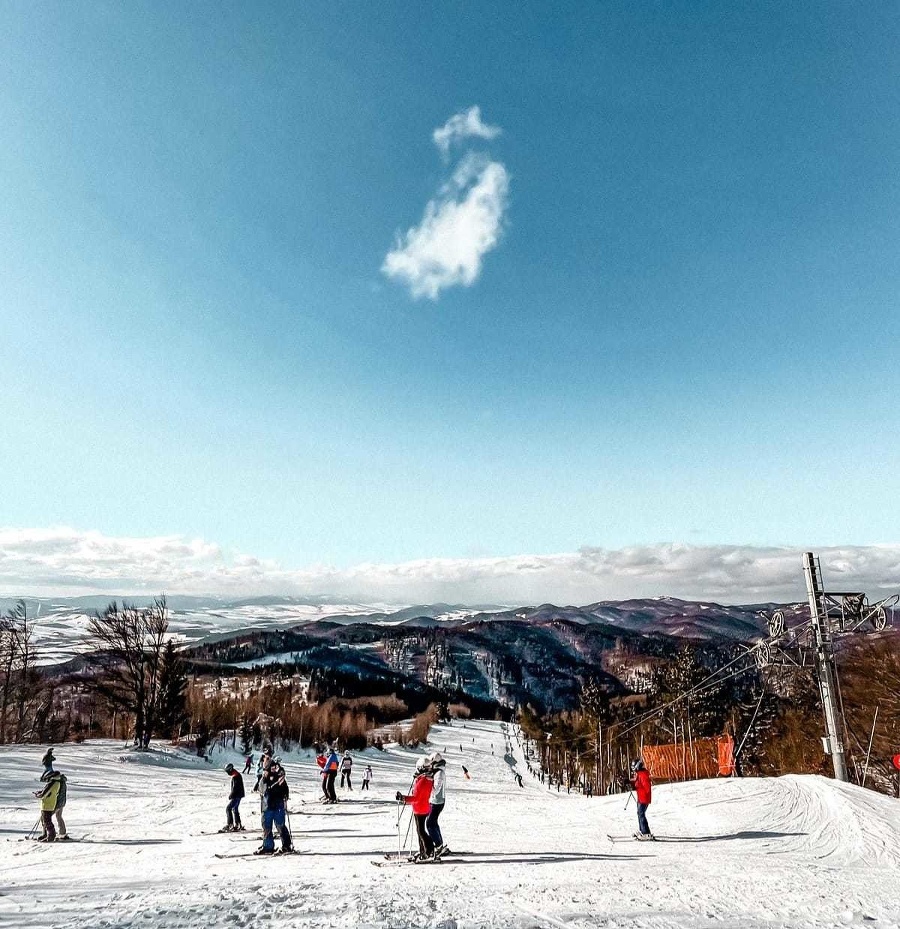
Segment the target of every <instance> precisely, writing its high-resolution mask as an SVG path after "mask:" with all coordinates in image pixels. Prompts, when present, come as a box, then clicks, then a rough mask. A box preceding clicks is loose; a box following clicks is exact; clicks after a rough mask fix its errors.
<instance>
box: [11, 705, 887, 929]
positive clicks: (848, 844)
mask: <svg viewBox="0 0 900 929" xmlns="http://www.w3.org/2000/svg"><path fill="white" fill-rule="evenodd" d="M432 740H433V745H432V748H435V747H437V748H441V749H442V750H444V751H445V752H446V754H447V757H448V762H449V763H448V772H449V775H448V804H447V808H446V811H445V813H444V815H443V817H442V818H441V825H442V827H443V831H444V836H445V839H446V840H447V842H448V844H449V845H450V847H451V848H452V849H453V850H454V851H458V852H465V853H467V854H464V855H458V856H451V857H449V858H448V859H447V860H445V861H444V862H442V863H440V864H429V865H412V864H406V863H404V864H402V865H396V864H391V865H389V866H385V867H373V864H372V862H374V861H379V862H383V859H382V853H384V852H389V851H391V850H392V849H396V848H397V811H396V804H395V803H394V800H393V796H394V792H395V791H396V790H398V789H401V790H405V789H406V788H407V787H408V785H409V783H410V780H411V776H412V771H413V765H414V761H415V758H416V753H415V752H412V751H409V750H404V749H400V748H389V749H388V750H386V751H384V752H379V751H376V750H372V751H370V752H366V753H363V755H364V757H363V755H357V756H356V766H355V780H356V782H357V783H355V785H354V786H355V788H356V789H355V790H354V791H353V792H352V793H350V792H346V791H345V792H342V793H340V794H339V795H340V796H341V798H342V799H343V800H344V801H345V802H342V803H340V804H338V805H336V806H331V807H327V806H322V805H320V804H319V803H318V802H317V797H318V782H319V775H318V769H317V768H316V767H315V763H314V760H313V759H312V758H311V757H307V756H305V755H297V756H292V757H286V758H285V762H286V768H287V771H288V777H289V782H290V783H291V785H292V788H293V789H292V798H291V802H290V808H291V809H292V810H293V811H294V813H293V815H292V817H291V825H292V827H293V832H294V838H295V842H296V846H297V848H298V849H299V850H300V851H301V853H302V854H300V855H294V856H284V857H279V858H255V857H252V856H250V855H249V853H250V852H251V851H252V850H253V849H254V848H256V847H257V845H258V835H257V833H256V832H249V833H247V834H245V835H240V834H238V835H218V834H206V833H209V832H210V831H211V830H213V831H214V830H216V829H218V828H219V827H220V826H221V825H222V824H223V822H224V808H225V802H226V800H225V797H226V791H227V787H228V784H227V776H226V775H225V774H224V772H223V771H222V770H221V768H222V765H224V764H225V763H226V761H228V760H232V761H235V762H238V760H239V759H238V756H237V755H236V754H233V753H231V752H228V751H225V752H221V753H219V754H217V755H215V756H214V764H213V765H209V764H205V763H204V762H203V761H201V760H199V759H193V758H191V757H189V756H185V755H182V754H179V753H173V752H171V751H170V750H168V749H166V747H165V746H161V745H160V746H157V747H156V749H155V750H154V751H153V752H151V753H149V754H147V755H144V756H141V755H139V754H136V753H132V752H129V751H123V749H122V747H121V745H120V744H117V743H112V742H93V743H87V744H84V745H63V746H59V747H58V749H57V756H58V757H57V767H58V768H59V769H60V770H62V771H64V772H65V773H66V774H67V775H68V777H69V802H68V806H67V809H66V821H67V823H68V826H69V833H70V835H71V836H73V837H74V838H76V839H77V840H78V841H75V842H69V843H56V844H55V845H43V844H39V843H36V842H29V841H24V840H22V839H21V837H22V836H23V835H24V834H25V833H26V832H28V830H29V828H31V826H32V824H33V823H34V821H35V819H36V817H37V801H36V800H34V798H33V797H32V795H31V792H32V791H33V790H35V789H36V788H37V787H38V786H39V782H38V776H39V774H40V763H39V759H40V757H41V755H42V754H43V751H44V749H43V748H41V747H36V746H28V747H21V746H14V747H6V748H2V749H0V925H3V926H10V927H22V929H30V927H41V929H52V927H76V926H77V927H96V926H104V927H137V926H144V927H148V929H162V927H187V926H203V927H209V926H236V927H247V926H252V927H254V929H256V927H273V929H281V927H285V929H287V927H292V929H293V927H312V926H315V927H318V929H324V927H332V926H334V927H360V929H367V927H379V929H402V927H417V929H418V927H433V929H476V927H501V926H503V927H516V929H536V927H560V926H564V927H567V929H583V927H588V926H603V927H619V929H626V927H628V929H630V927H641V929H669V927H673V929H675V927H683V929H709V927H723V929H726V927H727V929H762V927H766V929H772V927H781V926H785V927H796V929H802V927H829V926H835V927H837V926H860V927H863V926H865V927H871V929H887V927H894V926H898V925H900V802H898V801H894V800H891V799H889V798H886V797H882V796H879V795H877V794H874V793H871V792H868V791H863V790H860V789H858V788H855V787H850V786H844V785H837V784H835V783H834V782H832V781H829V780H826V779H823V778H818V777H784V778H778V779H771V780H762V779H746V780H734V779H731V780H722V781H704V782H696V783H692V784H681V785H672V786H662V787H659V788H658V789H657V790H656V791H655V793H654V802H653V805H652V806H651V808H650V813H649V817H650V823H651V826H652V828H653V830H654V832H655V833H656V834H657V835H658V836H660V837H661V838H665V839H666V841H659V842H656V843H653V844H650V843H638V842H634V841H622V842H616V843H612V842H610V841H609V840H608V838H607V834H608V833H612V834H614V835H623V836H627V835H630V833H631V832H632V830H633V828H634V805H633V804H631V805H629V808H628V810H627V811H625V810H624V809H623V806H624V800H625V798H624V796H618V795H617V796H614V797H608V798H594V799H586V798H583V797H578V796H574V795H573V796H571V797H569V796H566V795H565V793H563V794H561V795H560V794H557V793H556V791H555V789H554V790H553V791H552V792H551V791H548V790H547V788H546V787H543V788H542V787H541V786H540V784H538V783H537V782H536V781H535V780H533V779H532V778H530V777H529V775H528V774H527V773H526V772H525V770H524V767H523V766H522V762H521V756H520V755H519V754H518V748H516V750H515V752H514V756H513V757H509V758H505V757H504V744H505V738H504V734H503V732H502V730H501V724H500V723H494V722H473V721H470V722H468V723H467V724H466V725H465V727H463V725H462V724H461V723H456V724H454V725H453V726H441V727H437V728H436V729H434V730H433V737H432ZM513 744H515V742H513ZM460 746H462V752H460ZM492 746H493V754H492ZM366 761H368V762H369V763H371V765H372V768H373V771H374V780H373V785H372V791H371V793H368V794H367V793H361V792H360V791H359V783H358V782H359V780H360V778H361V774H362V768H363V767H364V766H365V762H366ZM515 763H517V764H518V766H519V770H521V771H522V773H523V775H524V778H525V787H524V788H519V787H518V786H517V785H516V782H515V780H514V778H513V767H512V764H515ZM462 765H465V766H466V767H467V768H468V769H469V772H470V775H471V780H466V779H465V777H464V774H463V771H462ZM246 780H249V781H250V783H248V785H247V786H248V797H247V799H246V800H245V801H244V802H243V804H242V812H243V818H244V823H245V825H247V826H254V825H256V824H257V823H258V816H257V815H256V810H257V809H258V806H257V804H258V800H257V796H256V795H255V794H252V793H250V792H249V788H250V787H251V786H252V779H251V778H249V777H248V778H247V779H246ZM401 831H402V832H405V831H406V821H405V819H404V822H403V825H402V830H401ZM217 854H219V855H226V856H234V857H225V858H217V857H216V855H217ZM245 856H246V857H245Z"/></svg>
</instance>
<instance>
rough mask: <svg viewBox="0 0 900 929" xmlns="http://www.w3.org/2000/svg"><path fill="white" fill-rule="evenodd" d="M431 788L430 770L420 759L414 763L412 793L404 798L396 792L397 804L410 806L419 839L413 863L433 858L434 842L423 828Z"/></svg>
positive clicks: (429, 808)
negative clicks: (414, 774)
mask: <svg viewBox="0 0 900 929" xmlns="http://www.w3.org/2000/svg"><path fill="white" fill-rule="evenodd" d="M431 787H432V782H431V768H430V766H429V764H428V758H420V759H419V760H418V761H417V762H416V776H415V780H414V781H413V789H412V793H411V794H409V795H408V796H404V795H403V794H402V793H400V791H399V790H398V791H397V795H396V796H397V802H398V803H409V804H410V805H411V806H412V812H413V817H414V819H415V821H416V833H417V835H418V838H419V854H418V855H416V856H415V857H414V858H413V859H412V860H413V861H415V862H423V861H430V860H431V859H432V858H433V857H434V842H432V840H431V836H430V835H429V834H428V830H427V829H426V828H425V820H426V819H428V814H429V813H430V812H431Z"/></svg>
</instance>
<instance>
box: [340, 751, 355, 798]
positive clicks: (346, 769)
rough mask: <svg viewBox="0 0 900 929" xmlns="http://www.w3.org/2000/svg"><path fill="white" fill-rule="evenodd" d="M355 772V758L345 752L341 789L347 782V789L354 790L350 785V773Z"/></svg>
mask: <svg viewBox="0 0 900 929" xmlns="http://www.w3.org/2000/svg"><path fill="white" fill-rule="evenodd" d="M352 770H353V758H352V756H351V755H350V752H349V751H346V752H344V757H343V758H341V788H343V786H344V780H345V779H346V781H347V789H348V790H353V785H352V784H351V783H350V772H351V771H352Z"/></svg>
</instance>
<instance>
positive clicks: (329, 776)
mask: <svg viewBox="0 0 900 929" xmlns="http://www.w3.org/2000/svg"><path fill="white" fill-rule="evenodd" d="M340 764H341V760H340V758H338V753H337V752H336V751H335V750H334V749H333V748H332V749H331V751H330V753H329V755H328V757H327V758H326V759H325V794H326V796H327V797H328V799H327V801H326V802H327V803H337V802H338V798H337V794H336V793H335V791H334V782H335V780H336V779H337V773H338V768H339V767H340Z"/></svg>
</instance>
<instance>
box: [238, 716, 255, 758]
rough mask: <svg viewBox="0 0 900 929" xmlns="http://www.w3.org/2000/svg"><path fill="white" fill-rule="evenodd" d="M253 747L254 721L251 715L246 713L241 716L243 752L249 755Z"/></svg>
mask: <svg viewBox="0 0 900 929" xmlns="http://www.w3.org/2000/svg"><path fill="white" fill-rule="evenodd" d="M252 749H253V723H251V722H250V717H249V716H247V715H246V713H245V714H244V716H243V717H242V718H241V754H242V755H249V754H250V752H251V750H252Z"/></svg>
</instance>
